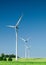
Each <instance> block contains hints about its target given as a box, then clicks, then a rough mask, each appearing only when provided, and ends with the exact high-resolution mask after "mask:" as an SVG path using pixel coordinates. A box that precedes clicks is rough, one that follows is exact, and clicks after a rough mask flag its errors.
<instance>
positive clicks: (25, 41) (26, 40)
mask: <svg viewBox="0 0 46 65" xmlns="http://www.w3.org/2000/svg"><path fill="white" fill-rule="evenodd" d="M20 39H21V40H23V41H24V43H25V45H24V46H25V58H26V51H27V48H28V46H27V42H28V41H29V40H30V38H28V39H24V38H20Z"/></svg>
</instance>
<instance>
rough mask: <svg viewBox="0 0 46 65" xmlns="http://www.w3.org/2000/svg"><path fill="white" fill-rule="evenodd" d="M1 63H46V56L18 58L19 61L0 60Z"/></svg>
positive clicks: (29, 64) (3, 64)
mask: <svg viewBox="0 0 46 65" xmlns="http://www.w3.org/2000/svg"><path fill="white" fill-rule="evenodd" d="M0 65H46V58H32V59H24V58H23V59H18V61H0Z"/></svg>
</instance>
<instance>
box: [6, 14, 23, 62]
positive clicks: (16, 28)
mask: <svg viewBox="0 0 46 65" xmlns="http://www.w3.org/2000/svg"><path fill="white" fill-rule="evenodd" d="M22 16H23V15H22ZM22 16H21V17H20V18H19V20H18V21H17V23H16V25H15V26H12V25H8V26H7V27H9V28H13V29H15V31H16V61H17V56H18V25H19V23H20V21H21V19H22Z"/></svg>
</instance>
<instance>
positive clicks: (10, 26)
mask: <svg viewBox="0 0 46 65" xmlns="http://www.w3.org/2000/svg"><path fill="white" fill-rule="evenodd" d="M7 27H9V28H15V26H12V25H7Z"/></svg>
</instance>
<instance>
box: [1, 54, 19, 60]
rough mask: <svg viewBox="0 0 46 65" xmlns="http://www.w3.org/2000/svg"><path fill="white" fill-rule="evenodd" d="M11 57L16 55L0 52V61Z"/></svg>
mask: <svg viewBox="0 0 46 65" xmlns="http://www.w3.org/2000/svg"><path fill="white" fill-rule="evenodd" d="M13 58H16V55H14V54H4V53H2V54H1V55H0V61H7V59H8V61H12V59H13ZM18 58H19V57H18Z"/></svg>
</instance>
